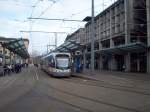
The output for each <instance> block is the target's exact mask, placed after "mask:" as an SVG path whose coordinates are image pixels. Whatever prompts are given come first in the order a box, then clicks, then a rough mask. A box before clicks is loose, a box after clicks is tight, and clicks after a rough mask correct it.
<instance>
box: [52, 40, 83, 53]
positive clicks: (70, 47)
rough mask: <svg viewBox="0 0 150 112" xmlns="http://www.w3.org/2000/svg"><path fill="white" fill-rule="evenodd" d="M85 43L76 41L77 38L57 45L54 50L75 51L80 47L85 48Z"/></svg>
mask: <svg viewBox="0 0 150 112" xmlns="http://www.w3.org/2000/svg"><path fill="white" fill-rule="evenodd" d="M83 47H84V45H83V44H81V43H79V42H76V41H75V40H69V41H66V42H64V43H63V44H62V45H60V46H59V47H57V48H56V49H55V50H54V51H58V52H73V51H75V50H77V49H79V48H83Z"/></svg>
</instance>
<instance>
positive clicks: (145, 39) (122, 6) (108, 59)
mask: <svg viewBox="0 0 150 112" xmlns="http://www.w3.org/2000/svg"><path fill="white" fill-rule="evenodd" d="M91 27H92V25H91V22H90V21H89V22H88V23H87V24H86V25H85V28H84V30H83V32H84V36H83V37H81V36H82V35H80V36H78V35H77V34H78V33H76V32H75V33H73V35H70V37H69V38H70V39H73V40H76V41H78V40H80V39H81V38H82V39H83V40H82V41H80V42H81V43H82V42H83V43H84V45H85V46H86V48H85V51H84V52H83V57H84V60H85V61H84V64H85V67H86V68H87V69H88V68H90V58H91V57H90V56H91V55H90V54H91V45H90V44H91ZM94 31H95V37H92V38H94V40H95V44H94V48H95V60H94V62H95V69H97V70H112V71H126V72H149V73H150V51H149V46H150V0H118V1H116V2H115V3H114V4H112V5H111V6H110V7H108V8H107V9H105V10H104V11H103V12H101V13H100V14H98V15H97V16H96V17H95V30H94Z"/></svg>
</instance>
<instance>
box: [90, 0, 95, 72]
mask: <svg viewBox="0 0 150 112" xmlns="http://www.w3.org/2000/svg"><path fill="white" fill-rule="evenodd" d="M94 40H95V20H94V0H92V20H91V71H94V62H95V61H94V60H95V52H94Z"/></svg>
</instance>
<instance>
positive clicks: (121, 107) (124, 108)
mask: <svg viewBox="0 0 150 112" xmlns="http://www.w3.org/2000/svg"><path fill="white" fill-rule="evenodd" d="M43 84H44V85H45V86H46V87H49V88H50V89H52V90H53V91H57V92H59V93H60V94H65V95H69V96H73V97H76V98H80V99H83V100H86V101H88V102H93V103H97V104H103V105H106V106H110V107H114V108H118V109H121V110H126V111H129V112H140V111H139V110H136V109H132V108H128V107H124V106H120V105H116V104H112V103H108V102H105V101H100V100H96V99H92V98H89V97H85V96H82V95H77V94H74V93H71V92H67V91H64V90H61V89H58V88H56V87H54V86H51V85H50V84H49V83H46V81H45V82H44V83H43ZM46 94H47V93H46ZM47 95H48V94H47ZM51 97H52V96H51ZM54 98H55V97H54ZM58 100H60V99H58ZM63 102H64V101H63ZM65 103H66V102H65ZM68 104H71V105H73V104H72V103H68ZM74 106H76V105H74ZM80 108H81V107H80ZM88 112H92V111H91V110H88Z"/></svg>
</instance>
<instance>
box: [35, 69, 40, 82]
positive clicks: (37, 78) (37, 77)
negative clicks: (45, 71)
mask: <svg viewBox="0 0 150 112" xmlns="http://www.w3.org/2000/svg"><path fill="white" fill-rule="evenodd" d="M35 76H36V80H39V76H38V74H37V71H35Z"/></svg>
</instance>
